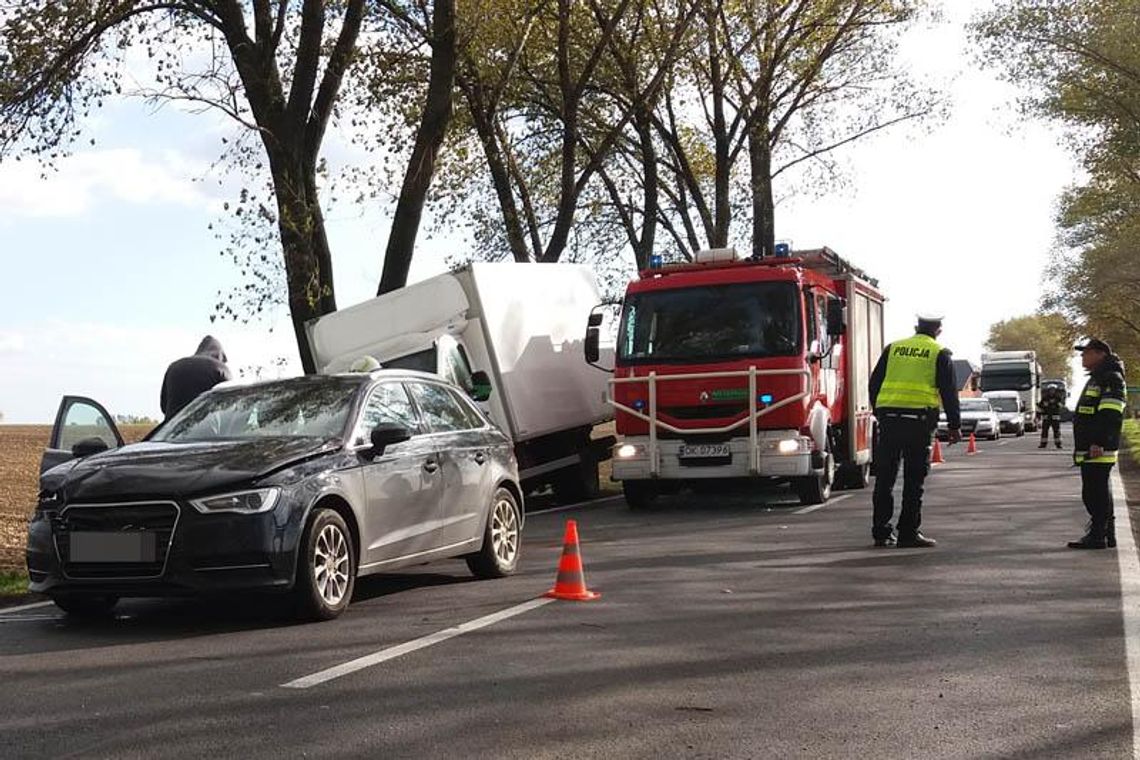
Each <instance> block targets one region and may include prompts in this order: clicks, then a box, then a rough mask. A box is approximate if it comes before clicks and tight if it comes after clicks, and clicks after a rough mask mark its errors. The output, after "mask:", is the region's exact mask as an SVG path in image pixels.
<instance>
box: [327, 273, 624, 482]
mask: <svg viewBox="0 0 1140 760" xmlns="http://www.w3.org/2000/svg"><path fill="white" fill-rule="evenodd" d="M601 300H602V299H601V296H600V294H599V292H598V286H597V283H596V282H595V280H594V275H593V272H591V271H590V269H589V268H588V267H585V266H582V265H578V264H515V263H480V264H471V265H469V266H467V267H466V268H464V269H461V270H458V271H456V272H452V273H449V274H442V275H439V276H436V277H432V278H431V279H428V280H424V281H422V282H419V283H415V284H413V285H409V286H407V287H405V288H401V289H399V290H396V291H393V292H391V293H386V294H384V295H382V296H379V297H377V298H373V299H371V300H368V301H365V302H363V303H360V304H357V305H355V306H351V307H349V308H347V309H341V310H340V311H337V312H334V313H332V314H328V315H326V316H323V317H319V318H317V319H315V320H312V321H311V322H310V323H309V324H308V335H309V340H310V342H311V344H312V349H313V355H314V357H315V359H316V363H317V368H318V371H319V372H322V373H329V374H331V373H336V372H343V371H345V370H346V369H348V368H349V367H350V366H351V365H352V363H353V362H354V361H356V360H357V359H359V358H360V357H362V356H365V355H367V356H371V357H373V358H375V359H377V360H378V361H379V362H380V364H381V365H382V366H383V367H385V368H398V369H415V370H421V371H425V372H432V373H435V374H438V375H440V376H442V377H444V378H446V379H447V380H449V381H450V382H452V383H454V384H455V385H458V386H459V387H461V388H463V389H465V390H466V391H467V392H468V393H469V394H470V395H471V396H472V398H474V399H475V400H476V401H478V402H480V404H481V405H482V406H483V408H484V409H485V410H486V411H487V413H488V414H489V415H490V417H491V419H492V420H493V421H494V422H495V423H496V424H497V425H498V426H499V427H500V428H501V429H502V430H503V431H504V432H506V433H507V434H508V435H510V437H511V439H512V440H513V441H514V444H515V454H516V456H517V457H518V461H519V475H520V478H521V480H522V484H523V488H524V489H526V490H528V491H533V490H537V489H539V488H541V487H543V486H545V485H550V486H552V487H553V489H554V491H555V494H556V496H557V497H558V498H559V499H560V500H572V501H578V500H581V499H587V498H591V497H593V496H594V495H596V493H597V491H598V485H599V484H598V462H600V461H604V460H605V459H608V458H609V456H610V454H611V451H612V445H613V442H614V438H613V437H609V438H602V439H593V438H592V435H591V434H592V431H593V429H594V426H595V425H597V424H599V423H602V422H606V421H608V420H610V419H612V418H613V413H612V411H611V409H610V408H609V406H608V405H607V404H606V401H605V396H606V383H607V380H608V377H607V374H606V373H605V372H603V371H601V370H599V369H596V368H594V367H590V366H588V365H586V364H585V363H583V361H582V350H583V348H582V325H583V324H585V323H586V321H587V320H588V318H589V316H590V313H591V310H592V309H593V308H594V307H595V306H596V305H597V304H598V303H599V302H600V301H601Z"/></svg>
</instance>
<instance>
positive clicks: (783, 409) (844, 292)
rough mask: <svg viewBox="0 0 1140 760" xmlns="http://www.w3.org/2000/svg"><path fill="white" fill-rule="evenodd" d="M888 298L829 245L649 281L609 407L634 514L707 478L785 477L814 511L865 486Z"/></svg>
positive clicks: (627, 319) (640, 282)
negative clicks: (846, 489) (872, 390)
mask: <svg viewBox="0 0 1140 760" xmlns="http://www.w3.org/2000/svg"><path fill="white" fill-rule="evenodd" d="M883 301H884V299H883V296H882V295H881V294H880V293H879V291H878V289H877V284H876V282H875V281H874V280H872V279H871V278H869V277H868V276H867V275H866V274H864V273H863V272H862V271H860V270H858V269H856V268H855V267H853V266H851V265H850V264H849V263H847V262H846V261H844V260H843V259H841V258H839V256H838V255H836V254H835V253H834V252H833V251H831V250H829V249H826V248H824V249H820V250H816V251H804V252H800V253H796V254H794V255H792V256H787V257H783V258H770V259H764V260H759V261H755V260H740V259H739V257H738V256H737V255H736V253H735V251H734V250H733V249H716V250H711V251H701V252H698V253H697V254H696V256H695V258H694V261H693V262H692V263H689V264H681V265H672V266H665V267H658V268H653V269H649V270H647V271H645V272H642V273H641V275H640V277H639V279H637V280H635V281H633V282H631V283H630V284H629V286H628V288H627V290H626V294H625V298H624V301H623V304H622V311H621V317H620V323H619V325H618V339H617V340H618V345H617V349H616V352H615V366H614V378H613V380H612V381H611V392H610V396H609V401H610V403H611V404H612V405H613V407H614V410H615V419H616V424H617V433H618V437H619V441H618V444H617V446H616V448H615V450H614V468H613V476H614V478H615V479H616V480H620V481H622V484H623V489H624V491H625V494H626V500H627V501H628V502H629V504H630V506H631V507H633V508H635V509H636V508H639V507H643V506H647V505H649V504H650V503H652V501H653V500H654V499H655V498H656V497H657V496H658V495H660V494H664V493H669V492H673V491H676V490H678V489H680V488H681V487H683V486H685V485H687V484H692V483H695V482H697V481H707V480H732V481H735V480H739V479H748V478H769V479H773V478H774V479H780V480H785V481H787V482H790V483H791V485H792V486H793V488H794V490H795V492H796V494H797V495H798V497H799V499H800V501H801V502H802V503H805V504H815V503H821V502H823V501H826V500H827V499H828V498H829V497H830V494H831V490H832V487H833V486H834V485H850V486H855V487H862V486H864V485H866V483H867V479H868V474H869V466H870V463H871V457H872V440H873V425H874V421H873V418H872V412H871V405H870V398H869V390H868V380H869V378H870V373H871V369H872V368H873V367H874V364H875V362H876V361H877V360H878V358H879V354H880V353H881V351H882V346H883Z"/></svg>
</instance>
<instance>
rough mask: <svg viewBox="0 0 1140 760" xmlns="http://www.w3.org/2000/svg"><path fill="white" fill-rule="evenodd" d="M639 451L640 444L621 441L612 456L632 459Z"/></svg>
mask: <svg viewBox="0 0 1140 760" xmlns="http://www.w3.org/2000/svg"><path fill="white" fill-rule="evenodd" d="M640 453H641V447H640V446H634V445H633V444H632V443H623V444H622V445H621V446H618V447H617V449H616V450H615V451H614V456H616V457H617V458H618V459H633V458H634V457H636V456H637V455H639V454H640Z"/></svg>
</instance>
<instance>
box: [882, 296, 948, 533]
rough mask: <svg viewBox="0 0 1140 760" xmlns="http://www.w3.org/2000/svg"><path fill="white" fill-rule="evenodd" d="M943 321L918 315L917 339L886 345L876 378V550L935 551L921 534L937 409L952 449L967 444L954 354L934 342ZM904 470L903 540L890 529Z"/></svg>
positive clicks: (901, 516)
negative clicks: (896, 490)
mask: <svg viewBox="0 0 1140 760" xmlns="http://www.w3.org/2000/svg"><path fill="white" fill-rule="evenodd" d="M941 332H942V317H941V316H940V315H934V314H920V315H918V326H917V327H916V328H915V335H914V337H911V338H907V339H906V340H900V341H897V342H895V343H891V344H889V345H887V347H886V348H885V349H883V354H882V356H881V357H879V363H878V364H876V365H875V370H874V372H872V373H871V406H872V408H874V410H875V418H876V420H878V423H879V440H878V444H877V446H876V448H875V473H876V475H875V494H874V497H873V502H874V505H875V511H874V517H873V522H872V524H871V535H872V536H873V537H874V539H875V546H894V545H896V544H897V545H898V546H900V547H923V548H925V547H931V546H934V544H935V541H934V539H932V538H927V537H926V536H924V535H922V533H920V532H919V530H918V528H919V525H921V523H922V484H923V481H925V480H926V475H927V473H928V472H929V471H930V439H931V436H932V435H933V434H934V431H935V430H937V429H938V408H939V405H940V403H941V406H942V408H943V409H944V410H945V411H946V422H947V427H948V428H949V434H950V443H957V442H958V441H960V440H962V434H961V415H960V412H959V408H958V388H957V385H956V383H955V382H954V362H953V359H952V358H951V355H950V351H949V350H948V349H945V348H943V347H942V346H940V345H938V342H937V341H936V340H935V339H936V338H937V337H938V335H939V334H940V333H941ZM900 462H902V465H903V494H902V511H901V512H900V513H899V522H898V538H897V540H896V538H895V535H894V532H893V531H892V529H891V518H892V517H893V516H894V511H895V505H894V496H893V494H892V491H893V490H894V487H895V480H896V479H897V478H898V471H899V463H900Z"/></svg>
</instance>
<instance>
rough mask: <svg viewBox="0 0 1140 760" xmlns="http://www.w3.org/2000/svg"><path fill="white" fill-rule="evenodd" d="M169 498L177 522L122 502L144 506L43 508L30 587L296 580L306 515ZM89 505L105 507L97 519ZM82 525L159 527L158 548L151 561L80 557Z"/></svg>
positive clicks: (226, 585) (110, 590) (186, 587)
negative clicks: (217, 508)
mask: <svg viewBox="0 0 1140 760" xmlns="http://www.w3.org/2000/svg"><path fill="white" fill-rule="evenodd" d="M150 504H158V503H154V502H152V503H150ZM161 504H163V505H165V508H166V510H167V512H169V510H170V509H171V508H176V509H177V516H176V518H175V520H174V524H173V525H172V526H168V525H167V524H162V525H158V524H157V523H155V524H150V525H148V524H147V523H146V521H145V519H144V520H140V519H138V517H137V515H138V514H139V513H138V512H137V511H136V512H134V513H132V514H131V515H130V516H129V517H117V516H116V514H115V509H116V507H119V506H136V505H91V506H76V507H71V508H69V509H66V510H64V511H62V512H56V511H51V512H37V513H36V515H35V516H34V517H33V519H32V521H31V522H30V523H29V525H28V544H27V551H26V558H27V567H28V577H29V581H30V582H29V590H30V591H32V592H35V593H40V594H47V595H49V596H50V595H53V594H81V593H93V594H94V593H98V594H115V595H117V596H146V597H160V596H186V595H195V594H207V593H214V592H227V591H238V590H268V591H271V590H288V589H289V588H291V587H292V584H293V579H294V575H295V573H294V571H295V567H296V564H295V563H296V554H297V553H296V548H297V545H298V542H299V540H300V534H301V520H300V518H299V517H295V516H294V515H292V513H291V510H289V509H287V508H283V507H282V505H278V507H277V508H276V509H274V510H272V511H270V512H267V513H264V514H254V515H242V514H210V515H203V514H200V513H198V512H197V511H196V510H195V509H194V508H193V507H192V506H190V505H189V504H186V503H181V504H180V503H177V502H161ZM80 510H82V511H80ZM87 510H98V511H99V512H100V513H101V514H99V516H98V518H97V519H96V520H91V519H88V520H86V521H82V522H81V520H79V519H77V518H80V517H87V515H89V514H93V513H94V512H92V513H88V512H87ZM123 514H127V513H125V512H124V513H123ZM128 521H129V524H128ZM80 524H82V527H83V529H84V530H88V531H90V530H95V531H99V532H107V533H114V532H116V531H117V532H118V533H122V532H125V531H130V530H139V531H140V532H155V533H156V535H157V540H156V544H157V546H156V552H155V555H154V556H153V557H151V558H149V560H150V561H129V560H128V561H121V560H120V561H106V560H101V561H99V562H77V561H74V560H73V558H72V556H71V550H72V546H71V544H72V541H71V536H72V534H73V533H74V532H75V530H76V526H77V525H80Z"/></svg>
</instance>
